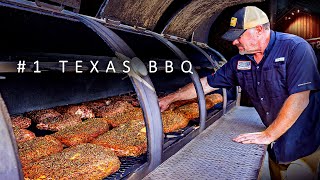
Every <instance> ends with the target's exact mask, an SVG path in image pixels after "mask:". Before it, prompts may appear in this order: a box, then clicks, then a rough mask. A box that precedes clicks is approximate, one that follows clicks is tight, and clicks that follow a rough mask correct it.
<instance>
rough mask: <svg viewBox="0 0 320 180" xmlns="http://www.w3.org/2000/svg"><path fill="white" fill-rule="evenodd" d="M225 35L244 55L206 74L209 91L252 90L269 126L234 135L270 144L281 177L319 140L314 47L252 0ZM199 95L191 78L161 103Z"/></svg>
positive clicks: (319, 77) (251, 95) (319, 99)
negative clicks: (278, 25) (276, 24)
mask: <svg viewBox="0 0 320 180" xmlns="http://www.w3.org/2000/svg"><path fill="white" fill-rule="evenodd" d="M222 38H224V39H226V40H229V41H232V44H233V45H235V46H237V48H238V50H239V55H236V56H234V57H233V58H232V59H231V60H230V61H228V63H227V64H225V65H224V66H223V67H222V68H221V69H219V70H218V71H217V72H216V73H215V74H214V75H209V76H207V77H204V78H201V83H202V86H203V89H204V92H205V93H209V92H212V91H214V90H215V89H216V88H222V87H224V88H231V87H233V86H237V85H239V86H241V88H242V90H243V91H246V92H247V94H248V95H249V98H250V99H251V101H252V103H253V105H254V107H255V109H256V110H257V112H258V114H259V115H260V117H261V119H262V121H263V123H264V124H265V125H266V126H267V128H266V130H264V131H262V132H254V133H247V134H241V135H239V136H238V137H235V138H234V139H233V140H234V141H235V142H239V143H244V144H266V145H269V146H268V152H269V156H270V159H271V160H269V162H270V171H271V176H272V177H273V178H275V179H277V178H279V179H280V178H281V176H283V173H282V174H281V173H280V171H282V170H286V169H287V168H288V166H289V165H290V162H292V161H295V160H297V159H300V158H302V157H305V156H307V155H310V154H312V153H314V152H315V151H316V150H317V148H318V147H319V145H320V112H319V111H320V105H319V104H320V92H319V89H320V75H319V71H318V69H317V59H316V56H315V54H314V51H313V49H312V48H311V46H310V45H309V44H308V43H307V42H306V41H305V40H303V39H302V38H300V37H297V36H295V35H291V34H285V33H280V32H274V31H272V30H270V23H269V19H268V17H267V15H266V14H265V13H264V12H263V11H262V10H260V9H259V8H257V7H253V6H248V7H244V8H242V9H240V10H238V11H237V12H236V13H235V14H234V16H233V17H232V18H231V22H230V29H229V30H228V31H227V32H226V33H225V34H224V35H223V37H222ZM195 97H196V92H195V89H194V87H193V85H192V84H188V85H187V86H185V87H183V88H181V89H180V90H178V91H177V92H175V93H172V94H169V95H168V96H166V97H164V98H162V99H160V102H159V105H160V108H161V110H162V111H163V110H165V109H166V108H167V107H168V106H169V105H170V103H172V102H174V101H178V100H185V99H191V98H195ZM317 160H319V159H317ZM284 172H285V171H284Z"/></svg>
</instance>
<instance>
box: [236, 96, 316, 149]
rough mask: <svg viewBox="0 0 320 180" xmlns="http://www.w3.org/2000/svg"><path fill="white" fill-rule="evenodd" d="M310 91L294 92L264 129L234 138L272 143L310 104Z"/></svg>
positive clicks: (243, 140) (255, 142)
mask: <svg viewBox="0 0 320 180" xmlns="http://www.w3.org/2000/svg"><path fill="white" fill-rule="evenodd" d="M309 95H310V91H303V92H298V93H295V94H292V95H290V96H289V97H288V99H287V100H286V101H285V103H284V104H283V106H282V108H281V110H280V112H279V115H278V117H277V118H276V119H275V121H274V122H273V123H272V124H271V125H270V126H269V127H268V128H267V129H266V130H264V131H262V132H255V133H247V134H241V135H239V136H238V137H236V138H234V139H233V140H234V141H236V142H239V143H243V144H270V143H271V142H273V141H275V140H277V139H278V138H279V137H280V136H282V135H283V134H284V133H285V132H286V131H287V130H288V129H289V128H290V127H291V126H292V125H293V124H294V123H295V122H296V120H297V119H298V118H299V116H300V115H301V113H302V112H303V111H304V109H305V108H306V107H307V106H308V104H309Z"/></svg>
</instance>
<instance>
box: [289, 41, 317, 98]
mask: <svg viewBox="0 0 320 180" xmlns="http://www.w3.org/2000/svg"><path fill="white" fill-rule="evenodd" d="M289 57H290V61H289V62H288V65H287V85H288V92H289V94H290V95H291V94H294V93H298V92H302V91H307V90H319V89H320V75H319V70H318V68H317V63H318V62H317V57H316V55H315V53H314V51H313V49H312V47H311V46H310V45H309V44H308V43H307V42H301V43H299V44H297V45H296V46H295V47H294V48H293V50H292V52H291V54H290V56H289Z"/></svg>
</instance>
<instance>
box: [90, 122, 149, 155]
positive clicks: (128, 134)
mask: <svg viewBox="0 0 320 180" xmlns="http://www.w3.org/2000/svg"><path fill="white" fill-rule="evenodd" d="M91 143H93V144H97V145H101V146H104V147H106V148H110V149H111V150H113V151H114V152H115V153H116V155H117V156H119V157H123V156H139V155H141V154H143V153H145V152H146V151H147V137H146V129H145V125H144V121H141V120H133V121H129V122H127V123H126V124H122V125H120V126H119V127H116V128H114V129H112V130H110V131H108V132H106V133H104V134H103V135H101V136H99V137H98V138H97V139H95V140H93V141H92V142H91Z"/></svg>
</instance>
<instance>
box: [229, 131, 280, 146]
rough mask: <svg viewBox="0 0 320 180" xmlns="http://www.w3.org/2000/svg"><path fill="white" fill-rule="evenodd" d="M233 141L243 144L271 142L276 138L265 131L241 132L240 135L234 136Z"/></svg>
mask: <svg viewBox="0 0 320 180" xmlns="http://www.w3.org/2000/svg"><path fill="white" fill-rule="evenodd" d="M233 141H235V142H238V143H242V144H270V143H272V142H273V141H275V139H273V138H272V137H271V136H270V135H269V134H267V133H266V132H265V131H262V132H255V133H246V134H240V135H239V136H238V137H236V138H234V139H233Z"/></svg>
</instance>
